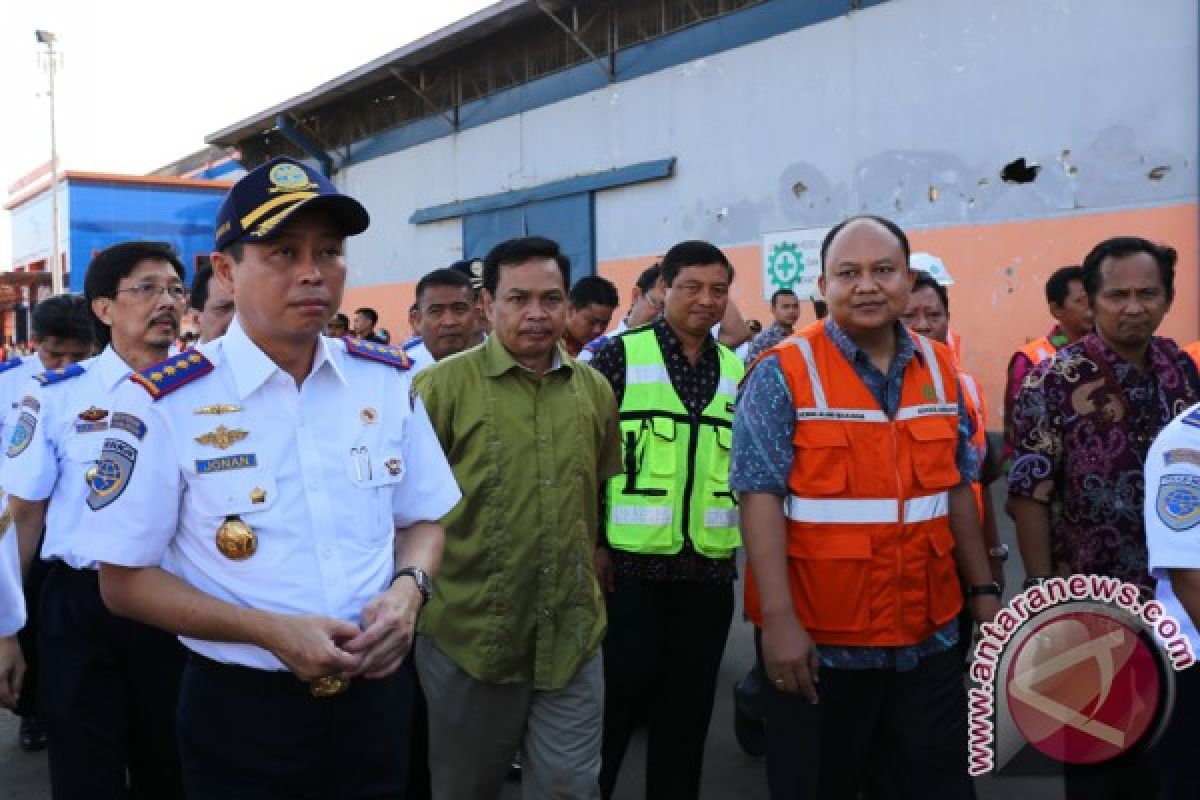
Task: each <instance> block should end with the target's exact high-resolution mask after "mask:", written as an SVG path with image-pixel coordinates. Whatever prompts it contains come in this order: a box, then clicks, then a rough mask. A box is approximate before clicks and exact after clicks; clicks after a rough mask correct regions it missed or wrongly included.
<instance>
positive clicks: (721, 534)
mask: <svg viewBox="0 0 1200 800" xmlns="http://www.w3.org/2000/svg"><path fill="white" fill-rule="evenodd" d="M662 276H663V279H664V281H665V282H666V286H667V292H666V305H665V308H664V312H663V315H662V316H660V317H659V318H658V319H656V320H655V321H654V322H652V323H650V324H648V325H644V326H642V327H640V328H634V329H632V330H629V331H626V332H625V333H623V334H621V335H620V336H618V337H616V338H615V339H613V340H612V341H611V342H609V343H608V344H607V345H605V347H604V348H603V349H602V350H600V352H599V353H597V355H596V357H595V358H594V359H593V361H592V362H591V364H592V366H593V367H594V368H595V369H597V370H599V371H600V372H601V373H602V374H603V375H604V376H605V377H606V378H608V381H609V383H610V384H612V387H613V392H614V394H615V395H616V397H617V403H618V405H619V407H620V419H621V438H622V441H623V443H624V471H623V472H622V474H620V475H618V476H616V477H615V478H612V479H610V480H609V481H608V485H607V488H606V490H605V492H604V498H603V506H604V514H603V516H604V526H603V530H602V531H601V536H600V539H601V544H600V546H599V547H598V548H597V551H596V571H597V576H598V577H599V578H600V582H601V585H602V586H604V587H605V589H606V590H607V591H608V592H609V595H608V633H607V634H606V636H605V640H604V648H603V653H604V677H605V684H606V689H605V708H604V743H603V756H602V757H603V761H602V765H601V769H600V788H601V790H602V793H603V795H604V797H606V798H607V797H610V796H611V795H612V791H613V787H614V785H615V784H616V780H617V773H618V772H619V770H620V767H621V760H622V758H623V757H624V754H625V749H626V747H627V745H628V743H629V739H630V736H631V735H632V733H633V731H634V730H635V729H636V728H637V727H638V726H639V724H640V723H643V722H644V723H646V724H647V726H648V734H649V735H648V752H647V758H646V796H647V797H654V798H660V797H663V798H694V797H696V796H697V794H698V792H699V786H700V774H701V766H702V761H703V755H704V741H705V738H706V737H707V735H708V723H709V718H710V717H711V716H712V706H713V693H714V690H715V688H716V680H717V671H718V668H719V666H720V663H721V656H722V654H723V653H724V650H725V637H726V635H727V634H728V632H729V623H730V620H731V619H732V616H733V605H734V600H733V582H734V580H735V578H736V576H737V569H736V566H735V564H734V558H733V557H734V551H735V550H736V548H737V547H738V545H739V544H740V543H741V539H740V537H739V534H738V511H737V500H736V499H735V498H734V496H733V493H732V492H731V491H730V490H729V451H730V446H731V445H732V442H733V436H732V422H733V404H734V399H735V396H736V393H737V385H738V381H740V380H741V378H742V373H743V371H744V368H743V366H742V362H741V361H740V360H739V359H738V357H737V356H736V355H734V353H733V351H732V350H730V349H729V348H728V347H726V346H725V345H722V344H720V343H719V342H718V341H717V340H716V339H715V338H713V335H712V332H711V329H712V327H713V326H714V325H715V324H716V323H717V322H719V321H720V319H721V318H722V317H723V316H724V314H725V309H726V305H727V303H728V301H729V287H730V284H731V283H732V282H733V266H732V265H731V264H730V263H729V259H728V258H726V256H725V254H724V253H722V252H721V251H720V250H719V249H718V248H716V247H714V246H713V245H711V244H709V243H708V242H698V241H690V242H681V243H680V244H677V245H675V246H674V247H672V248H671V249H670V250H669V251H668V252H667V254H666V255H665V256H664V257H663V260H662Z"/></svg>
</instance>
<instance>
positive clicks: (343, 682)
mask: <svg viewBox="0 0 1200 800" xmlns="http://www.w3.org/2000/svg"><path fill="white" fill-rule="evenodd" d="M349 688H350V679H349V678H343V677H342V676H341V675H322V676H321V677H319V678H313V679H312V680H311V681H309V682H308V691H309V692H311V693H312V696H313V697H318V698H324V697H335V696H337V695H339V694H341V693H342V692H344V691H346V690H347V689H349Z"/></svg>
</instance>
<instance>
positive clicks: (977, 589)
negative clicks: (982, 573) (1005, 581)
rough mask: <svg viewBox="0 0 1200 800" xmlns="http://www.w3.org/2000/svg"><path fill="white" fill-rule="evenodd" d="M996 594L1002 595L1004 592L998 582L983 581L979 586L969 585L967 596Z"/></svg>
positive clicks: (997, 595)
mask: <svg viewBox="0 0 1200 800" xmlns="http://www.w3.org/2000/svg"><path fill="white" fill-rule="evenodd" d="M989 594H990V595H994V596H996V597H1000V596H1001V595H1002V594H1003V592H1002V591H1000V584H998V583H981V584H979V585H978V586H968V587H967V597H979V596H981V595H989Z"/></svg>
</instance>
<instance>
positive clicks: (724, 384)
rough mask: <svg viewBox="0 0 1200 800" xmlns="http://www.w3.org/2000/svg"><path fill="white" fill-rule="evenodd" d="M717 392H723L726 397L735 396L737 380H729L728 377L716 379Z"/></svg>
mask: <svg viewBox="0 0 1200 800" xmlns="http://www.w3.org/2000/svg"><path fill="white" fill-rule="evenodd" d="M717 394H723V395H726V396H727V397H737V381H731V380H729V378H721V379H720V380H719V381H717Z"/></svg>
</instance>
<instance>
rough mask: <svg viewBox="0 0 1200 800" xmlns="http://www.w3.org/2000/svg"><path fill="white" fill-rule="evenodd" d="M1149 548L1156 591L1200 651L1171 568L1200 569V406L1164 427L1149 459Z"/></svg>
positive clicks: (1155, 441) (1192, 408) (1199, 636)
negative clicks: (1180, 600) (1172, 584)
mask: <svg viewBox="0 0 1200 800" xmlns="http://www.w3.org/2000/svg"><path fill="white" fill-rule="evenodd" d="M1145 511H1146V513H1145V517H1146V546H1147V549H1148V550H1149V554H1150V574H1151V575H1152V576H1153V577H1154V578H1155V579H1156V580H1157V581H1158V586H1157V589H1156V590H1155V594H1156V596H1157V598H1158V600H1159V602H1161V603H1162V604H1163V607H1164V608H1165V609H1166V611H1167V613H1168V614H1170V615H1171V616H1173V617H1174V618H1175V620H1176V621H1177V622H1178V623H1179V624H1180V626H1181V627H1182V629H1183V632H1184V633H1186V634H1187V636H1188V639H1189V640H1190V641H1191V643H1192V651H1193V652H1195V653H1200V634H1197V624H1196V622H1197V621H1196V620H1194V619H1191V618H1190V617H1189V616H1188V613H1187V611H1186V610H1185V609H1184V607H1183V604H1181V603H1180V602H1179V598H1178V597H1176V596H1175V593H1174V592H1173V591H1172V590H1171V578H1170V575H1169V574H1168V572H1167V570H1168V569H1197V570H1200V404H1198V405H1195V406H1192V407H1191V408H1189V409H1188V410H1187V411H1185V412H1183V414H1181V415H1179V416H1178V417H1176V418H1175V419H1174V420H1173V421H1172V422H1171V423H1170V424H1169V425H1167V427H1165V428H1163V430H1162V432H1161V433H1159V435H1158V438H1156V439H1155V440H1154V445H1153V446H1152V447H1151V448H1150V454H1149V455H1148V456H1147V457H1146V506H1145Z"/></svg>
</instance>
